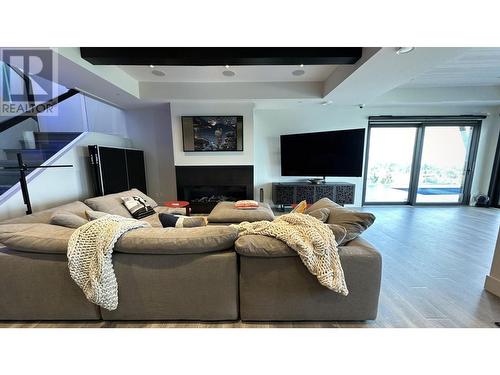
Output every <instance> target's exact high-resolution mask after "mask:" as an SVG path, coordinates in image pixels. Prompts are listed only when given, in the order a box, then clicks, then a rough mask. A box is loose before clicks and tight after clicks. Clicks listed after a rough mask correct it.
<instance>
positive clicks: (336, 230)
mask: <svg viewBox="0 0 500 375" xmlns="http://www.w3.org/2000/svg"><path fill="white" fill-rule="evenodd" d="M326 225H328V228H330V230H331V231H332V232H333V235H334V236H335V242H337V245H339V246H341V245H343V244H345V243H346V242H347V241H346V239H347V230H346V229H345V228H344V227H343V226H342V225H337V224H326Z"/></svg>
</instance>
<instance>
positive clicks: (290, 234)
mask: <svg viewBox="0 0 500 375" xmlns="http://www.w3.org/2000/svg"><path fill="white" fill-rule="evenodd" d="M235 226H236V227H237V228H238V230H239V235H238V236H244V235H247V234H260V235H263V236H269V237H274V238H277V239H279V240H281V241H283V242H285V243H286V244H287V245H288V246H289V247H290V248H292V249H293V250H295V251H296V252H297V254H298V255H299V257H300V259H301V260H302V263H304V265H305V266H306V267H307V269H308V270H309V272H311V273H312V274H313V275H315V276H316V277H317V279H318V281H319V282H320V284H321V285H324V286H326V287H327V288H328V289H331V290H333V291H335V292H337V293H340V294H342V295H344V296H347V294H348V293H349V291H348V290H347V285H346V282H345V279H344V271H343V270H342V265H341V264H340V257H339V254H338V251H337V243H336V242H335V237H334V235H333V233H332V231H331V230H330V228H328V226H327V225H326V224H324V223H323V222H321V221H320V220H318V219H316V218H314V217H312V216H310V215H304V214H298V213H290V214H286V215H282V216H279V217H278V218H276V219H275V220H273V221H257V222H254V223H248V222H243V223H241V224H238V225H235Z"/></svg>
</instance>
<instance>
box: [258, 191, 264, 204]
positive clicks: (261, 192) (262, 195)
mask: <svg viewBox="0 0 500 375" xmlns="http://www.w3.org/2000/svg"><path fill="white" fill-rule="evenodd" d="M259 198H260V199H259V200H260V202H261V203H262V202H264V189H262V188H260V194H259Z"/></svg>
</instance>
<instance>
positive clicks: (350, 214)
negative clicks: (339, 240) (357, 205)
mask: <svg viewBox="0 0 500 375" xmlns="http://www.w3.org/2000/svg"><path fill="white" fill-rule="evenodd" d="M374 221H375V215H373V214H372V213H369V212H360V211H353V210H349V209H347V208H345V207H330V216H329V217H328V221H327V223H328V224H337V225H340V226H342V227H344V228H345V229H346V231H347V234H346V238H345V239H344V243H346V242H349V241H352V240H353V239H355V238H356V237H358V236H359V235H360V234H361V233H363V232H364V231H365V230H366V229H368V227H370V225H372V224H373V222H374Z"/></svg>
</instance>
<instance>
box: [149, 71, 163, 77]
mask: <svg viewBox="0 0 500 375" xmlns="http://www.w3.org/2000/svg"><path fill="white" fill-rule="evenodd" d="M151 74H154V75H155V76H158V77H163V76H164V75H165V73H163V72H162V71H160V70H156V69H155V70H153V71H152V72H151Z"/></svg>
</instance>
